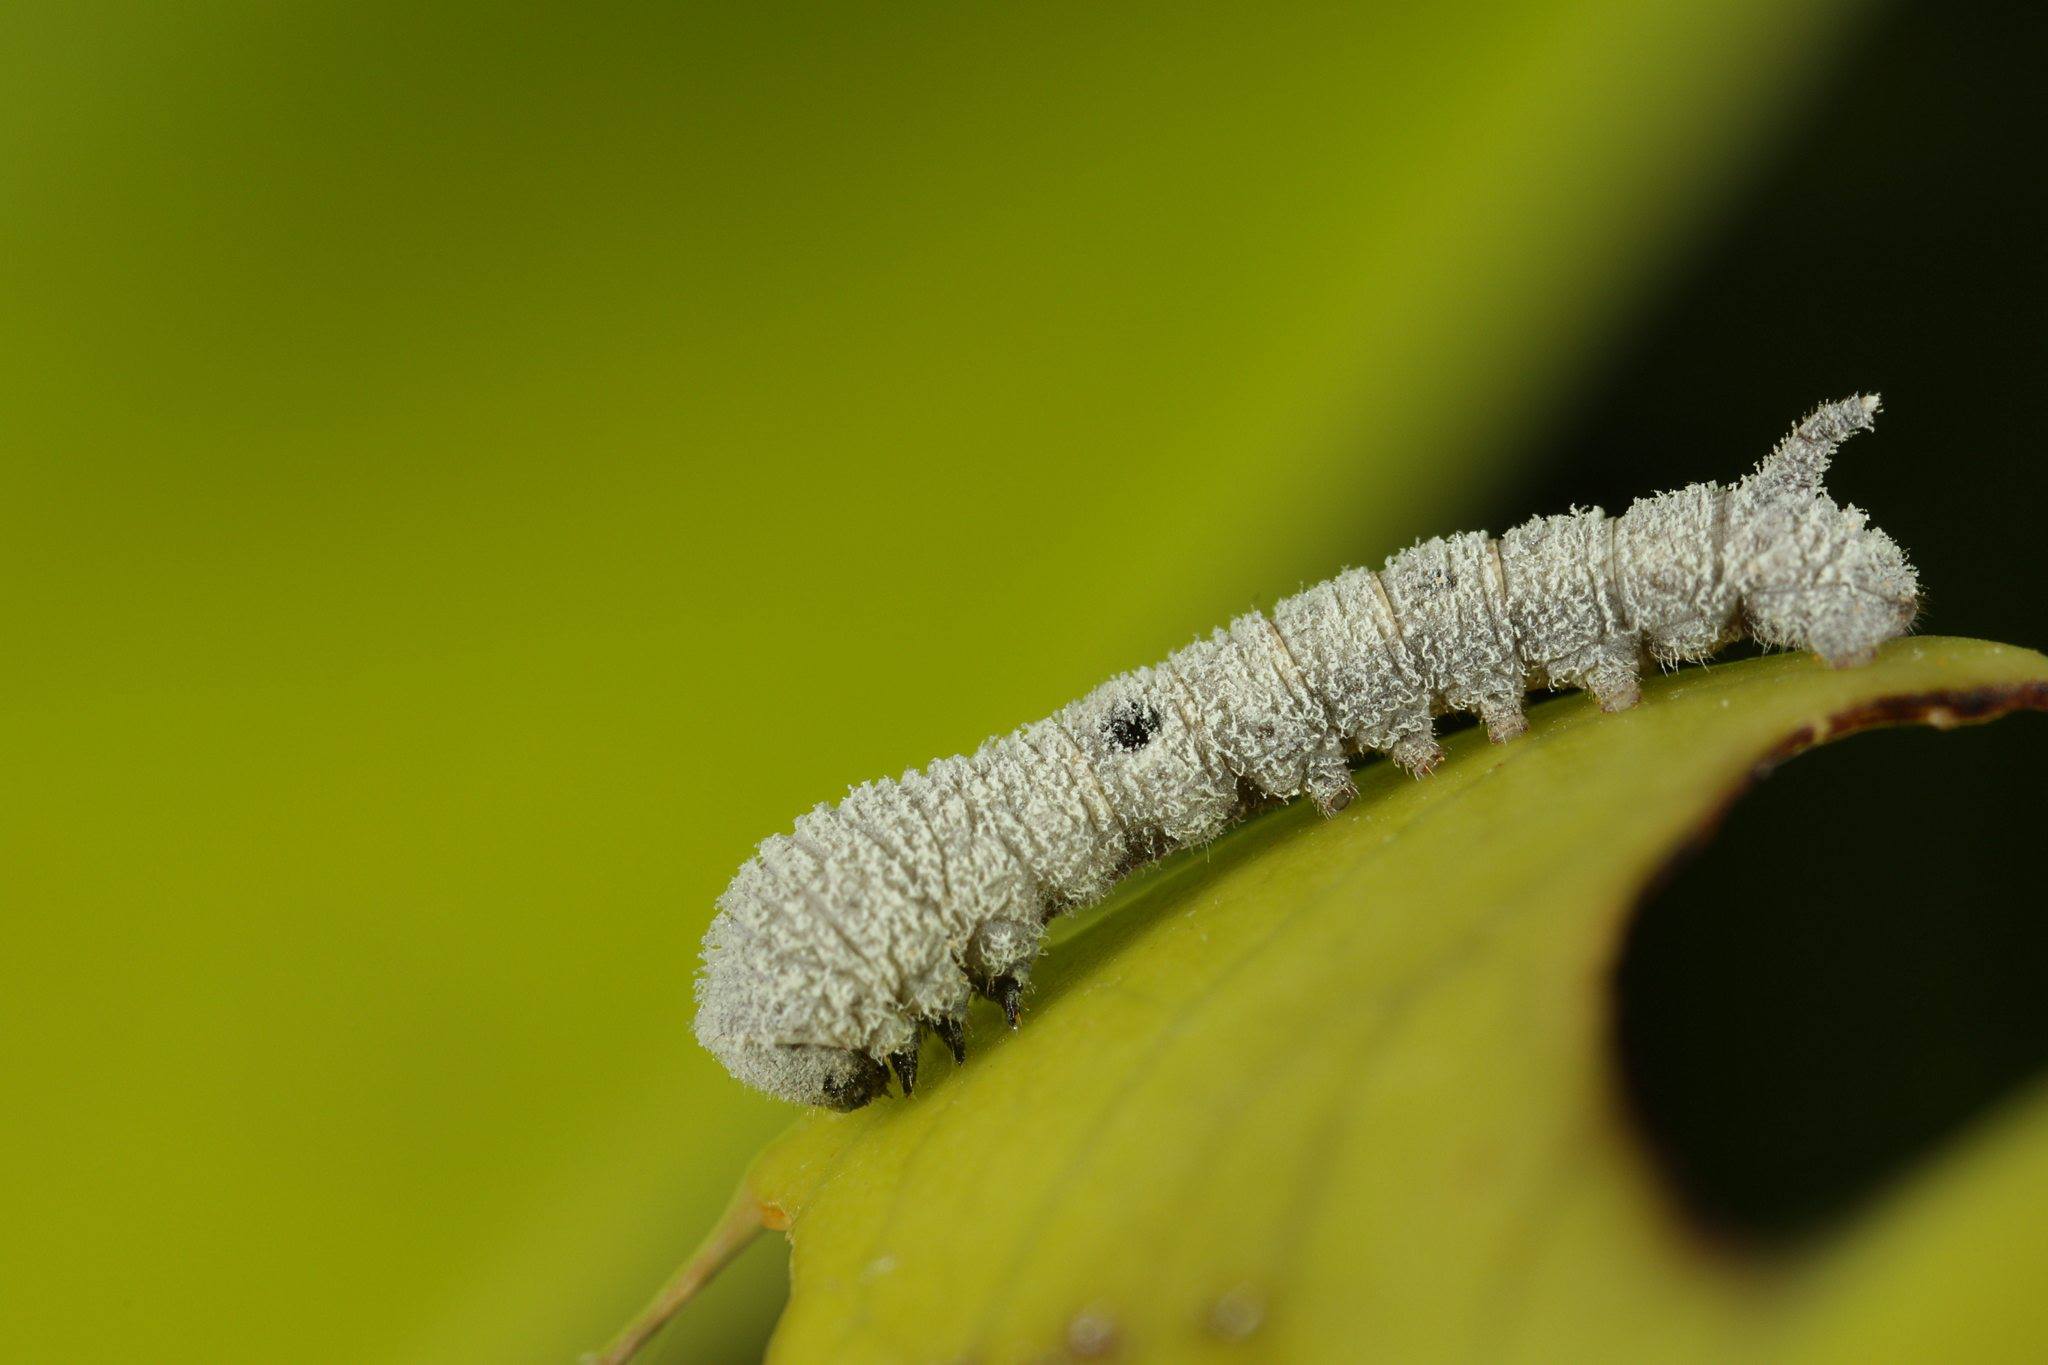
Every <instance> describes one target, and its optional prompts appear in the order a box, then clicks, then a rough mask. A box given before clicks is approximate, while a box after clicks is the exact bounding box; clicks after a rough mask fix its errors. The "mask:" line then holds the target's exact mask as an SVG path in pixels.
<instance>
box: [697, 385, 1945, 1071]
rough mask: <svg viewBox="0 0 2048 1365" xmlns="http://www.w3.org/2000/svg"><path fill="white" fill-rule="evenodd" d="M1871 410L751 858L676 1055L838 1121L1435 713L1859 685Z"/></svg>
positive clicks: (1287, 638) (1325, 794)
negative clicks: (1808, 654) (1139, 878)
mask: <svg viewBox="0 0 2048 1365" xmlns="http://www.w3.org/2000/svg"><path fill="white" fill-rule="evenodd" d="M1877 410H1878V400H1877V397H1876V395H1874V394H1873V395H1867V396H1856V397H1851V398H1846V399H1843V400H1841V401H1839V402H1834V403H1827V404H1823V405H1822V406H1821V407H1819V408H1817V409H1815V410H1814V411H1813V413H1811V414H1810V415H1809V416H1807V417H1806V418H1805V420H1803V421H1801V422H1800V423H1799V424H1798V425H1797V426H1795V427H1794V428H1793V429H1792V431H1791V433H1790V434H1789V435H1787V436H1786V437H1785V439H1784V440H1782V441H1781V442H1779V444H1778V446H1777V447H1776V449H1774V450H1773V451H1772V452H1771V453H1770V455H1769V456H1767V457H1766V458H1765V459H1764V460H1763V461H1762V462H1761V463H1760V464H1759V465H1758V466H1757V467H1756V469H1755V471H1754V472H1753V473H1751V474H1750V475H1749V476H1748V477H1747V478H1745V479H1743V480H1742V481H1741V482H1739V483H1736V484H1734V485H1732V486H1724V485H1721V484H1715V483H1698V484H1693V485H1691V486H1690V487H1687V488H1682V489H1680V490H1678V491H1677V492H1674V493H1661V494H1658V495H1656V496H1654V497H1648V498H1643V499H1640V500H1638V501H1637V502H1636V503H1635V504H1634V505H1633V506H1631V507H1630V508H1629V509H1628V511H1627V512H1626V513H1625V514H1623V515H1621V516H1619V517H1608V516H1607V515H1606V514H1604V513H1603V512H1601V511H1600V509H1598V508H1597V507H1596V508H1588V509H1585V510H1574V511H1572V512H1568V513H1565V514H1564V515H1561V516H1540V517H1535V518H1532V519H1531V520H1529V521H1526V522H1523V523H1522V524H1521V525H1520V526H1517V527H1515V528H1514V529H1513V530H1511V531H1508V532H1507V533H1506V534H1504V535H1502V536H1501V537H1500V538H1499V539H1497V540H1496V539H1492V538H1490V537H1488V536H1486V535H1485V534H1483V533H1477V532H1474V533H1466V534H1460V535H1453V536H1447V537H1441V538H1437V539H1432V540H1426V541H1423V542H1421V543H1420V544H1417V545H1415V546H1413V547H1412V548H1410V549H1407V550H1404V551H1402V552H1401V553H1399V554H1397V555H1394V556H1393V557H1392V558H1390V559H1389V560H1388V561H1387V562H1386V566H1385V567H1384V568H1382V569H1381V570H1379V571H1377V572H1374V571H1371V570H1367V569H1347V570H1345V571H1344V572H1343V573H1341V574H1339V575H1337V576H1336V577H1335V578H1332V579H1330V580H1328V581H1327V582H1323V583H1319V584H1317V585H1316V586H1314V587H1312V588H1309V589H1307V590H1306V591H1304V592H1300V593H1297V594H1295V595H1294V596H1292V597H1289V598H1287V599H1285V600H1283V601H1281V602H1280V603H1279V604H1278V605H1277V606H1275V608H1274V609H1273V611H1272V614H1271V615H1270V616H1268V615H1264V614H1261V613H1259V612H1250V613H1247V614H1246V615H1243V616H1240V617H1238V618H1237V619H1236V620H1234V621H1232V622H1231V623H1230V624H1229V625H1228V626H1226V627H1224V628H1222V629H1220V630H1217V631H1216V632H1214V633H1213V634H1212V635H1211V636H1210V637H1209V638H1207V639H1201V640H1196V641H1195V642H1194V643H1192V644H1190V645H1188V646H1186V647H1185V648H1183V649H1181V650H1179V651H1178V652H1177V653H1175V654H1173V655H1171V656H1170V657H1168V658H1167V659H1166V660H1165V661H1164V662H1162V663H1159V664H1155V665H1153V666H1152V667H1149V668H1140V669H1136V670H1134V671H1132V672H1129V673H1125V674H1121V675H1119V676H1118V677H1115V678H1112V679H1110V680H1109V681H1108V682H1106V683H1104V684H1102V685H1101V686H1100V687H1098V688H1096V689H1095V690H1094V691H1093V692H1090V693H1089V694H1088V695H1087V696H1085V697H1083V698H1081V699H1080V700H1079V701H1076V702H1073V703H1071V704H1070V705H1068V706H1066V707H1065V708H1063V709H1062V710H1061V711H1059V712H1058V713H1057V714H1055V715H1053V716H1052V717H1050V718H1048V719H1046V720H1040V721H1034V722H1032V723H1031V724H1029V725H1025V726H1023V727H1022V728H1020V729H1018V730H1016V731H1013V732H1012V733H1010V734H1007V735H1003V736H999V737H997V738H993V739H990V740H989V741H988V742H986V743H985V744H983V745H982V746H981V747H980V748H979V749H978V750H976V751H975V752H974V753H973V754H972V755H970V756H967V757H957V758H942V759H939V760H937V761H935V762H933V763H931V764H928V765H927V766H926V767H924V768H923V769H922V770H917V771H911V772H906V773H905V774H904V775H903V776H902V777H901V778H898V779H895V780H893V781H891V780H886V779H885V780H883V781H879V782H871V783H868V784H866V785H863V786H860V787H856V788H854V789H852V790H851V791H850V792H849V793H848V795H847V796H846V798H845V799H844V800H843V801H841V802H840V803H839V804H838V805H836V806H825V805H820V806H818V807H817V808H816V809H814V810H812V811H810V812H809V813H808V814H805V815H802V816H799V817H798V818H797V820H796V822H795V827H794V829H792V830H791V831H790V832H789V833H787V834H776V835H771V836H770V837H769V838H767V839H766V840H764V841H763V842H762V843H761V845H760V847H759V849H758V850H757V851H756V852H755V854H754V856H753V857H752V858H751V859H749V860H748V861H747V862H746V864H745V865H744V866H742V867H741V868H740V870H739V872H738V874H737V875H736V876H735V877H734V878H733V880H732V884H731V885H730V886H729V887H728V888H727V889H726V891H725V893H724V894H723V895H722V896H721V897H720V898H719V902H718V905H719V913H718V916H717V918H716V919H714V920H713V921H712V924H711V928H710V930H709V932H708V933H707V934H706V936H705V951H704V969H703V972H702V973H701V975H700V976H699V978H698V982H697V999H698V1012H697V1023H696V1032H697V1037H698V1039H699V1041H701V1042H702V1043H703V1044H704V1046H705V1047H707V1048H709V1049H710V1050H711V1051H712V1052H713V1053H714V1054H715V1055H717V1057H718V1058H719V1059H720V1060H721V1061H722V1062H724V1063H725V1065H726V1067H727V1068H728V1069H729V1070H730V1071H731V1072H732V1073H733V1075H735V1076H737V1077H738V1078H739V1079H741V1080H742V1081H745V1082H746V1083H748V1084H749V1085H752V1086H754V1087H756V1088H758V1089H760V1090H763V1091H765V1092H767V1093H768V1094H770V1095H775V1096H778V1097H780V1098H783V1099H787V1100H794V1101H797V1102H798V1103H803V1104H821V1105H829V1106H831V1107H833V1108H837V1109H852V1108H856V1107H858V1106H860V1105H863V1104H865V1103H867V1102H868V1101H869V1100H871V1099H873V1098H874V1097H875V1096H877V1095H879V1094H881V1093H882V1092H883V1091H884V1090H885V1089H886V1088H887V1086H888V1078H889V1073H890V1070H891V1069H892V1068H893V1069H894V1071H895V1072H896V1074H897V1076H898V1077H899V1078H900V1080H901V1082H902V1085H903V1090H904V1093H905V1094H908V1093H910V1091H911V1089H912V1087H913V1086H914V1084H915V1081H916V1067H917V1044H918V1041H919V1038H920V1036H921V1034H922V1032H923V1031H925V1030H930V1031H934V1032H936V1033H937V1034H938V1035H939V1036H940V1037H941V1038H942V1039H943V1040H944V1041H945V1042H946V1044H947V1045H948V1047H949V1048H951V1050H952V1052H953V1054H954V1056H955V1058H956V1059H957V1058H959V1057H961V1056H963V1055H964V1051H963V1050H964V1046H965V1044H964V1038H963V1027H962V1021H963V1019H964V1018H965V1015H966V1011H967V1005H968V1002H969V1000H970V999H971V997H972V995H973V994H974V993H975V992H980V993H981V994H983V995H986V996H989V997H990V998H992V999H994V1000H996V1001H997V1002H998V1003H1000V1004H1001V1005H1002V1007H1003V1009H1004V1011H1005V1013H1006V1014H1007V1015H1008V1016H1009V1019H1010V1023H1011V1026H1012V1027H1015V1025H1016V1020H1017V1011H1018V1007H1019V1002H1020V999H1021V996H1022V993H1023V991H1024V989H1025V986H1026V984H1027V982H1028V979H1029V973H1030V968H1031V964H1032V962H1033V960H1034V959H1035V958H1036V957H1037V955H1038V951H1039V946H1040V941H1041V939H1042V937H1043V933H1044V927H1045V924H1046V922H1047V920H1048V919H1050V918H1051V917H1052V916H1054V915H1057V914H1060V913H1062V912H1065V911H1068V910H1073V909H1076V908H1079V907H1082V906H1086V905H1088V904H1090V903H1092V902H1094V901H1096V900H1099V899H1100V898H1101V897H1102V896H1103V895H1104V893H1106V892H1107V891H1108V890H1109V888H1110V886H1111V885H1112V884H1113V883H1114V882H1115V881H1116V880H1117V879H1118V878H1119V877H1120V876H1122V875H1123V874H1124V873H1126V872H1128V871H1130V870H1131V869H1132V868H1134V867H1136V866H1139V865H1141V864H1143V863H1145V862H1148V861H1150V860H1152V859H1155V858H1158V857H1161V856H1162V855H1164V854H1166V853H1169V852H1171V851H1173V850H1174V849H1178V848H1184V847H1186V846H1188V845H1191V844H1199V843H1203V842H1205V841H1207V840H1209V839H1213V838H1214V837H1215V836H1216V835H1217V834H1219V833H1221V832H1222V831H1223V830H1224V829H1225V828H1226V827H1227V826H1229V825H1230V824H1231V823H1232V822H1234V821H1235V820H1237V819H1238V818H1240V817H1241V816H1242V815H1243V814H1244V813H1246V811H1247V810H1249V809H1250V808H1251V807H1252V806H1254V805H1256V804H1258V803H1259V802H1261V801H1262V800H1285V799H1289V798H1292V797H1295V796H1300V795H1304V794H1305V795H1307V796H1308V797H1310V798H1311V799H1312V800H1313V801H1315V803H1316V804H1317V806H1318V807H1320V808H1321V809H1322V810H1323V812H1324V813H1325V814H1330V813H1334V812H1336V811H1338V810H1341V809H1342V808H1343V807H1344V806H1345V804H1346V803H1347V802H1349V801H1350V800H1351V797H1352V794H1353V788H1352V784H1351V775H1350V769H1349V766H1348V765H1349V760H1350V758H1351V757H1352V756H1354V755H1357V754H1362V753H1367V752H1372V751H1378V752H1383V753H1385V754H1387V755H1388V756H1389V757H1390V758H1391V759H1392V761H1393V762H1395V763H1397V764H1399V765H1400V766H1401V767H1403V768H1405V769H1406V770H1408V771H1409V772H1411V773H1414V774H1415V775H1416V776H1418V777H1420V776H1423V775H1425V774H1427V773H1428V772H1429V771H1430V769H1431V768H1433V767H1434V766H1435V765H1436V763H1437V762H1438V760H1439V759H1440V758H1441V756H1442V755H1441V750H1440V749H1439V748H1438V746H1437V742H1436V739H1435V737H1434V734H1433V717H1435V716H1437V715H1440V714H1443V713H1445V712H1448V711H1469V712H1474V713H1476V714H1477V715H1478V716H1479V717H1480V719H1481V720H1482V721H1483V722H1484V723H1485V726H1486V729H1487V732H1488V734H1489V735H1490V736H1491V737H1492V738H1493V739H1494V740H1496V741H1502V740H1508V739H1512V738H1513V737H1514V736H1515V735H1517V734H1518V733H1520V732H1521V730H1522V728H1523V726H1524V722H1523V719H1522V699H1523V696H1524V694H1525V693H1526V692H1527V691H1528V690H1529V689H1530V688H1532V687H1549V688H1566V687H1576V688H1584V689H1586V690H1588V691H1591V692H1592V693H1593V694H1594V695H1595V696H1596V697H1597V698H1598V700H1599V703H1600V705H1601V706H1602V707H1603V708H1604V709H1606V710H1608V711H1619V710H1623V709H1625V708H1627V707H1629V706H1632V705H1634V704H1635V702H1636V701H1637V699H1638V696H1639V687H1638V678H1639V675H1640V673H1641V670H1642V668H1643V666H1644V664H1645V663H1646V662H1647V661H1656V662H1659V663H1666V664H1669V663H1676V662H1678V661H1682V660H1691V659H1700V658H1704V657H1706V656H1707V655H1709V654H1711V653H1713V652H1714V651H1715V650H1716V649H1719V648H1721V647H1722V646H1724V645H1726V644H1728V643H1730V642H1731V641H1733V640H1735V639H1737V638H1740V637H1741V636H1743V635H1745V634H1747V635H1749V636H1750V637H1752V638H1754V639H1756V640H1759V641H1761V642H1763V643H1765V644H1770V645H1782V646H1789V647H1794V648H1802V649H1811V650H1813V651H1814V652H1815V653H1817V654H1819V655H1820V656H1821V658H1822V659H1824V660H1825V661H1826V662H1828V663H1829V664H1832V665H1835V666H1838V667H1839V666H1846V665H1852V664H1857V663H1861V662H1863V661H1865V660H1866V659H1868V657H1869V656H1870V652H1871V651H1872V650H1873V649H1874V648H1875V647H1876V646H1877V645H1879V644H1881V643H1882V642H1884V641H1886V640H1889V639H1891V638H1893V637H1894V636H1898V635H1901V634H1904V633H1905V631H1906V630H1907V629H1908V628H1909V627H1910V626H1911V625H1912V622H1913V618H1914V615H1915V612H1916V611H1917V609H1918V593H1919V587H1918V583H1917V580H1916V578H1915V575H1914V572H1913V569H1912V567H1911V566H1910V565H1909V564H1908V563H1907V561H1906V558H1905V555H1904V554H1903V553H1902V552H1901V551H1900V549H1899V547H1898V546H1897V545H1896V544H1895V543H1893V541H1892V540H1891V538H1890V537H1888V536H1887V535H1885V534H1884V532H1882V531H1880V530H1878V529H1877V528H1876V527H1874V526H1871V525H1869V524H1868V522H1867V521H1866V519H1865V517H1864V514H1863V513H1862V512H1860V511H1858V510H1856V509H1855V508H1854V507H1841V506H1837V505H1836V503H1835V502H1834V500H1833V499H1832V498H1830V497H1829V496H1828V494H1827V492H1826V490H1825V488H1824V487H1823V486H1822V477H1823V475H1824V474H1825V473H1826V471H1827V466H1828V461H1829V459H1830V458H1831V457H1832V455H1833V454H1834V451H1835V449H1836V447H1838V446H1839V445H1840V444H1841V443H1842V442H1843V441H1844V440H1846V439H1848V438H1849V437H1850V436H1852V435H1854V434H1855V433H1856V432H1859V431H1865V430H1868V429H1869V428H1870V427H1871V426H1872V424H1873V421H1874V419H1875V416H1876V414H1877Z"/></svg>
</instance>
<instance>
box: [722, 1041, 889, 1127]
mask: <svg viewBox="0 0 2048 1365" xmlns="http://www.w3.org/2000/svg"><path fill="white" fill-rule="evenodd" d="M699 1039H700V1041H702V1042H703V1043H704V1045H705V1047H706V1048H708V1049H709V1050H710V1051H711V1053H712V1054H713V1055H714V1056H716V1057H717V1058H718V1060H720V1061H721V1062H724V1063H725V1066H726V1069H727V1070H728V1071H730V1072H732V1074H733V1075H734V1076H736V1077H738V1078H739V1079H740V1080H742V1081H745V1082H746V1083H747V1084H748V1085H751V1086H753V1087H754V1088H755V1089H756V1090H759V1091H762V1092H763V1093H765V1094H769V1095H773V1096H775V1097H776V1098H778V1099H784V1100H791V1101H794V1102H795V1103H797V1104H811V1105H819V1106H822V1107H824V1108H826V1109H838V1110H841V1111H845V1110H851V1109H858V1108H860V1107H861V1106H862V1105H864V1104H866V1103H867V1102H868V1101H869V1100H872V1099H874V1098H875V1097H876V1096H878V1095H881V1094H884V1093H886V1092H887V1091H888V1089H889V1069H888V1068H887V1067H886V1066H884V1065H882V1063H880V1062H878V1061H876V1060H875V1059H874V1058H873V1057H870V1056H869V1055H868V1054H867V1053H865V1052H857V1051H854V1050H853V1049H850V1048H843V1047H818V1046H814V1045H811V1044H808V1043H762V1042H755V1041H752V1040H747V1039H736V1038H723V1039H718V1040H716V1041H713V1040H711V1039H708V1038H704V1037H703V1036H702V1034H701V1033H700V1034H699Z"/></svg>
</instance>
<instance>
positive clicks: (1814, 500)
mask: <svg viewBox="0 0 2048 1365" xmlns="http://www.w3.org/2000/svg"><path fill="white" fill-rule="evenodd" d="M1877 411H1878V399H1877V395H1876V394H1862V395H1858V396H1856V397H1852V398H1845V399H1843V400H1841V401H1840V402H1837V403H1828V404H1824V405H1823V406H1822V407H1820V408H1818V409H1816V410H1815V411H1814V412H1813V414H1812V415H1811V416H1809V417H1807V418H1806V420H1805V421H1803V422H1801V423H1800V424H1799V425H1798V426H1796V427H1794V428H1793V429H1792V433H1791V434H1790V435H1789V436H1787V437H1786V438H1785V439H1784V440H1783V441H1781V442H1779V444H1778V448H1777V449H1776V450H1774V451H1772V452H1771V454H1770V455H1769V456H1768V457H1767V458H1766V459H1765V460H1764V461H1763V463H1762V464H1760V465H1758V466H1757V468H1756V472H1755V473H1753V474H1751V475H1750V476H1749V477H1748V478H1746V479H1744V480H1743V481H1742V482H1741V483H1740V484H1738V485H1737V486H1736V487H1735V489H1734V491H1733V492H1732V493H1731V494H1730V495H1729V496H1730V498H1731V506H1730V519H1729V521H1730V532H1729V543H1728V547H1727V548H1728V564H1729V566H1730V570H1731V573H1732V574H1733V575H1734V576H1735V577H1736V578H1737V579H1738V581H1739V586H1740V590H1741V594H1742V612H1743V617H1744V620H1745V621H1746V623H1747V625H1748V627H1749V633H1750V634H1751V635H1752V636H1754V637H1755V638H1756V639H1758V640H1760V641H1762V642H1763V643H1765V644H1773V645H1786V646H1790V647H1792V648H1795V649H1811V650H1813V651H1814V652H1815V653H1816V654H1818V655H1820V656H1821V657H1822V658H1823V659H1825V660H1826V661H1827V662H1828V663H1830V664H1833V665H1835V666H1836V667H1843V666H1847V665H1850V664H1857V663H1861V662H1863V661H1864V660H1866V659H1868V658H1869V657H1870V654H1871V651H1872V650H1874V649H1876V648H1877V646H1879V645H1881V644H1883V643H1884V642H1885V641H1887V640H1890V639H1894V638H1896V637H1898V636H1900V635H1903V634H1905V633H1906V631H1907V630H1908V629H1910V628H1911V626H1912V624H1913V618H1914V616H1915V615H1916V614H1918V612H1919V609H1920V584H1919V579H1918V577H1917V576H1916V575H1915V574H1914V572H1913V566H1912V565H1911V564H1909V563H1907V562H1906V556H1905V552H1904V551H1902V550H1900V549H1899V546H1898V544H1897V542H1895V541H1894V540H1893V539H1892V538H1891V537H1890V536H1888V535H1886V534H1885V533H1884V532H1883V531H1880V530H1879V529H1878V528H1877V527H1875V526H1872V525H1871V524H1870V521H1869V518H1868V517H1866V516H1865V515H1864V514H1863V513H1862V512H1861V511H1859V510H1858V509H1856V508H1854V507H1843V506H1839V505H1837V504H1836V502H1835V500H1834V499H1833V498H1831V497H1829V496H1828V494H1827V490H1826V489H1825V488H1824V487H1823V486H1822V482H1821V480H1822V478H1823V476H1824V475H1825V474H1826V473H1827V467H1828V461H1829V459H1830V458H1831V457H1832V456H1833V454H1834V452H1835V449H1836V447H1837V446H1839V445H1840V444H1841V443H1842V442H1843V441H1845V440H1847V439H1848V438H1849V437H1850V436H1853V435H1854V434H1856V433H1857V432H1859V431H1868V430H1869V429H1870V428H1871V427H1872V426H1873V425H1874V422H1875V419H1876V416H1877Z"/></svg>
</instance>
